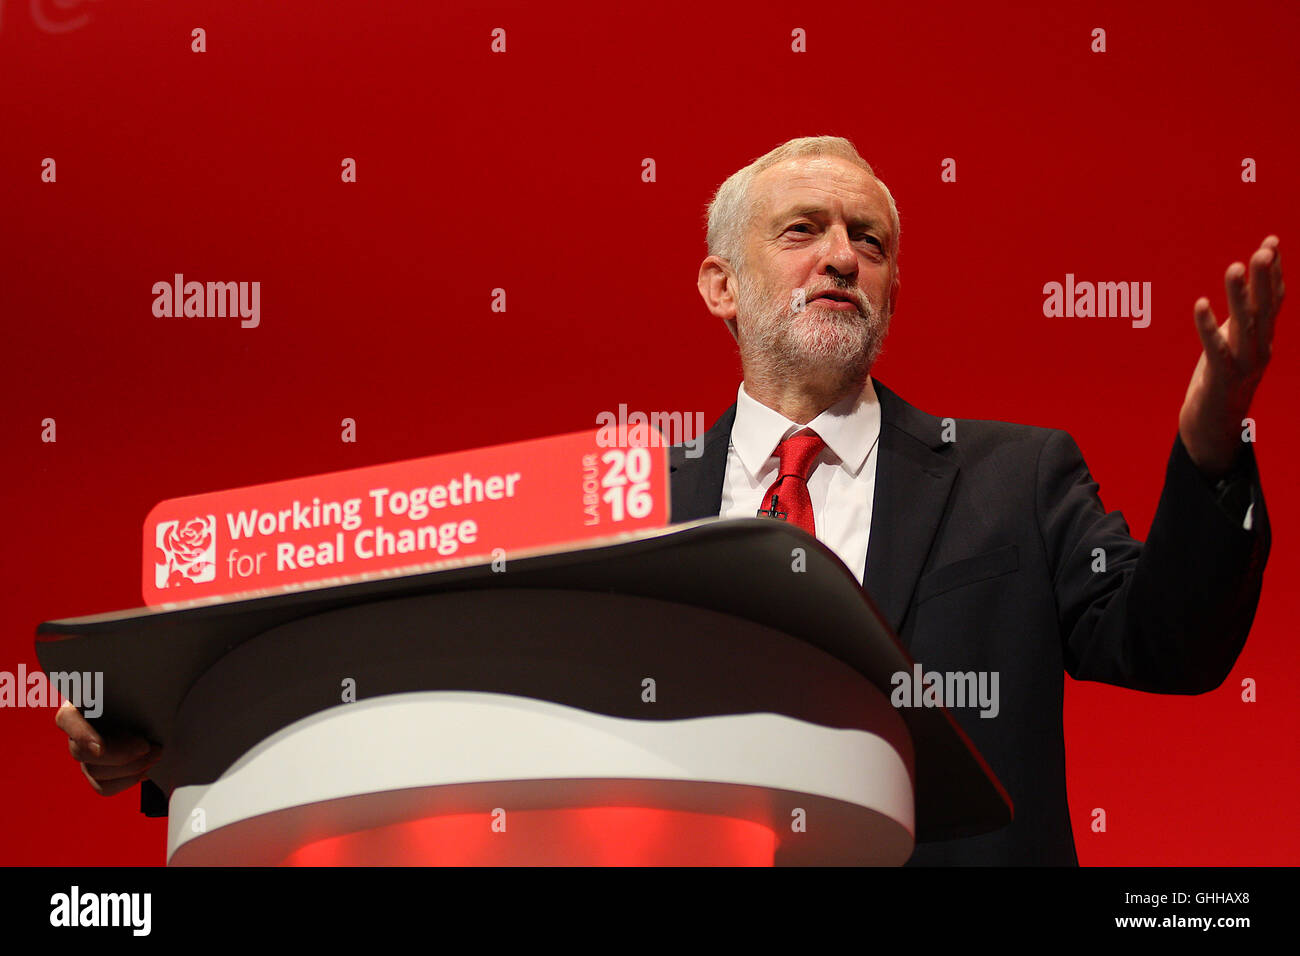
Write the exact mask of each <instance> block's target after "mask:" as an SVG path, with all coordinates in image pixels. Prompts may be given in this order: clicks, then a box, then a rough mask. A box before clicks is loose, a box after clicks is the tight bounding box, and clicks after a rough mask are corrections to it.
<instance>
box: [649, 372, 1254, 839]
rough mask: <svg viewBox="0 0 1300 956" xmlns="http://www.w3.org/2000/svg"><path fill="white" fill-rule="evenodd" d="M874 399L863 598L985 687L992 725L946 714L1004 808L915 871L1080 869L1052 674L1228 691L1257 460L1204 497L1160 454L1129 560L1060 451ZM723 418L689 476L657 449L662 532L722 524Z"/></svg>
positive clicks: (1121, 537) (1244, 608) (1054, 435)
mask: <svg viewBox="0 0 1300 956" xmlns="http://www.w3.org/2000/svg"><path fill="white" fill-rule="evenodd" d="M872 381H873V384H874V386H875V389H876V393H877V395H878V396H879V400H880V412H881V432H880V444H879V445H878V446H877V453H878V455H879V460H878V462H877V470H876V490H875V499H874V505H873V508H872V516H871V537H870V543H869V548H868V552H867V565H866V575H865V578H864V584H863V586H864V587H865V588H866V590H867V593H868V594H870V595H871V597H872V598H873V599H874V601H875V603H876V605H877V606H878V607H879V608H880V611H881V613H882V614H883V615H884V616H885V617H886V618H887V619H888V621H889V624H890V625H891V626H892V627H893V629H894V631H895V633H896V634H897V635H898V636H899V639H900V640H901V642H902V643H903V645H904V646H905V647H906V648H907V649H908V651H909V652H910V653H911V655H912V656H913V657H914V658H915V659H916V660H917V661H918V662H919V663H921V664H922V665H923V667H924V668H925V670H926V671H931V670H935V671H940V672H944V671H971V670H975V671H989V672H993V671H996V672H997V673H998V674H999V703H1000V712H999V714H998V715H997V716H996V717H993V718H982V717H980V715H979V709H978V707H967V708H954V709H953V711H952V713H953V716H954V717H955V718H956V720H957V722H958V723H959V724H960V725H961V726H962V728H963V729H964V730H965V731H966V733H967V734H968V735H969V736H970V739H971V741H972V742H973V743H974V744H975V746H976V747H977V748H978V749H979V750H980V752H981V753H982V754H983V755H984V758H985V759H986V760H987V761H988V763H989V765H990V766H991V767H992V768H993V771H994V772H995V773H996V774H997V776H998V778H999V779H1000V780H1001V781H1002V784H1003V785H1004V786H1005V787H1006V789H1007V791H1008V792H1009V793H1010V795H1011V798H1012V800H1013V802H1014V804H1015V819H1014V821H1013V822H1012V823H1011V824H1009V825H1008V826H1006V827H1003V828H1002V829H1001V830H998V831H996V832H993V833H989V834H985V835H983V836H977V837H969V838H966V839H961V840H951V841H945V842H940V843H927V844H919V845H918V847H917V851H916V853H915V854H914V856H913V857H912V861H911V862H912V863H916V864H984V865H1007V864H1058V865H1059V864H1065V865H1076V864H1077V863H1078V858H1077V856H1076V855H1075V849H1074V839H1073V834H1072V831H1071V827H1070V815H1069V808H1068V806H1067V803H1066V788H1065V741H1064V735H1063V731H1062V717H1061V706H1062V697H1063V694H1064V683H1065V680H1064V674H1066V673H1068V674H1070V676H1072V677H1074V678H1077V679H1080V680H1095V681H1103V682H1105V683H1109V684H1118V685H1121V686H1123V687H1132V688H1136V689H1138V690H1145V691H1154V692H1158V693H1168V694H1200V693H1204V692H1205V691H1209V690H1213V689H1214V688H1216V687H1218V686H1219V685H1220V684H1221V683H1222V682H1223V681H1224V679H1225V678H1226V677H1227V676H1228V673H1229V671H1231V669H1232V666H1233V664H1234V662H1235V661H1236V659H1237V655H1238V654H1239V653H1240V651H1241V648H1242V645H1243V644H1244V643H1245V640H1246V635H1247V633H1248V632H1249V631H1250V625H1251V621H1252V620H1253V619H1254V616H1255V608H1256V605H1257V604H1258V600H1259V594H1260V587H1261V584H1262V580H1263V572H1264V563H1265V561H1266V559H1267V557H1268V551H1269V545H1270V534H1269V524H1268V514H1267V512H1266V511H1265V508H1264V496H1263V491H1262V489H1261V487H1260V484H1259V475H1258V471H1257V469H1256V465H1255V458H1254V453H1253V447H1252V446H1251V445H1250V444H1247V445H1246V446H1245V450H1244V453H1243V455H1242V456H1241V458H1242V461H1241V464H1240V467H1239V468H1238V469H1237V470H1236V471H1235V472H1234V475H1233V476H1230V480H1229V481H1227V482H1225V483H1222V484H1221V485H1218V486H1213V485H1212V484H1211V483H1210V481H1209V480H1208V479H1207V478H1205V477H1204V476H1203V475H1202V474H1201V472H1200V471H1199V470H1198V469H1197V468H1196V466H1195V465H1194V464H1193V463H1192V460H1191V459H1190V458H1189V457H1188V455H1187V451H1186V449H1185V448H1184V447H1183V444H1182V441H1181V440H1180V439H1177V438H1175V441H1174V447H1173V450H1172V452H1171V453H1170V456H1169V463H1168V467H1167V470H1166V473H1165V484H1164V489H1163V491H1162V493H1161V496H1160V503H1159V505H1158V507H1157V510H1156V515H1155V518H1154V520H1153V522H1152V525H1151V531H1150V534H1149V535H1148V536H1147V540H1146V542H1145V544H1144V543H1142V542H1140V541H1136V540H1134V538H1133V537H1132V536H1130V534H1129V530H1128V525H1127V523H1126V522H1125V521H1124V517H1123V515H1122V514H1121V513H1120V512H1112V513H1110V514H1107V513H1106V511H1105V509H1104V508H1103V506H1102V503H1101V499H1100V498H1099V497H1098V495H1097V487H1098V486H1097V483H1096V482H1095V481H1094V480H1093V479H1092V476H1091V475H1090V474H1089V472H1088V467H1087V465H1086V464H1085V463H1084V460H1083V455H1082V454H1081V453H1080V451H1079V447H1078V445H1076V444H1075V442H1074V439H1072V438H1071V437H1070V436H1069V434H1067V433H1066V432H1064V431H1060V430H1057V429H1049V428H1034V427H1031V426H1028V425H1014V424H1009V423H1006V422H988V421H972V420H967V419H957V420H956V436H955V438H956V440H955V441H948V442H945V441H944V440H943V424H942V421H941V420H940V419H939V418H936V417H934V416H932V415H928V414H926V413H925V412H922V411H920V410H919V409H916V408H914V407H913V406H911V405H909V404H908V403H907V402H905V401H903V400H902V399H901V398H899V397H898V396H897V395H895V394H894V393H893V392H892V391H890V390H889V389H888V388H886V387H885V386H884V385H882V384H881V383H880V382H879V381H876V380H875V379H874V378H873V380H872ZM735 417H736V407H735V405H733V406H732V407H731V408H729V409H728V410H727V411H726V413H725V414H723V416H722V417H721V418H720V419H719V420H718V422H717V423H716V424H715V425H714V426H713V427H712V428H711V429H710V430H709V432H708V433H707V435H706V436H705V438H704V443H703V448H702V450H701V452H700V457H698V458H694V459H691V458H687V457H686V456H685V454H684V449H682V448H681V447H676V448H674V449H672V452H671V454H670V462H671V488H672V490H671V498H672V520H673V521H674V522H681V521H690V520H693V519H696V518H704V517H709V516H716V515H717V514H718V512H719V510H720V508H721V501H722V482H723V476H724V474H725V471H726V465H727V449H728V445H729V443H730V437H731V429H732V424H733V423H734V421H735ZM1252 501H1253V503H1254V512H1253V514H1252V529H1251V530H1249V531H1246V530H1243V528H1242V518H1243V517H1244V516H1245V513H1246V507H1247V505H1248V504H1249V503H1250V502H1252ZM1096 549H1102V551H1103V552H1104V555H1105V571H1104V572H1103V571H1100V570H1097V571H1094V570H1093V568H1094V565H1095V564H1096V562H1097V558H1096V557H1095V550H1096Z"/></svg>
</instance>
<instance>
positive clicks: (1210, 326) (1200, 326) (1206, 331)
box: [1192, 296, 1227, 364]
mask: <svg viewBox="0 0 1300 956" xmlns="http://www.w3.org/2000/svg"><path fill="white" fill-rule="evenodd" d="M1192 316H1193V317H1194V318H1195V319H1196V331H1197V333H1198V334H1199V335H1200V336H1201V345H1202V346H1203V347H1204V348H1205V355H1206V357H1207V358H1208V359H1209V360H1210V361H1211V362H1212V363H1216V364H1217V363H1218V362H1220V361H1222V360H1223V357H1224V356H1223V353H1224V349H1226V348H1227V345H1226V343H1224V341H1223V337H1222V336H1220V335H1219V320H1218V319H1216V318H1215V317H1214V310H1213V309H1212V308H1210V300H1209V299H1207V298H1205V297H1204V296H1202V297H1201V298H1199V299H1197V300H1196V304H1195V305H1194V306H1192Z"/></svg>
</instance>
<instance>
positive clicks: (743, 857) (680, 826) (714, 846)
mask: <svg viewBox="0 0 1300 956" xmlns="http://www.w3.org/2000/svg"><path fill="white" fill-rule="evenodd" d="M498 817H500V815H498ZM493 822H494V817H493V815H492V814H489V813H466V814H449V815H446V816H438V817H426V818H424V819H421V820H411V821H408V822H404V823H396V824H392V825H390V826H385V827H376V828H374V829H371V830H363V831H359V832H357V833H347V834H343V835H341V836H335V837H329V838H326V839H323V840H316V841H314V842H312V843H308V844H305V845H304V846H302V847H300V848H299V849H297V850H295V851H294V852H293V853H291V854H289V856H288V857H286V858H285V860H284V862H283V864H282V865H284V866H385V865H387V866H771V865H772V864H773V861H774V859H775V855H776V833H775V832H774V831H773V830H772V828H771V827H768V826H764V825H763V824H761V823H754V822H752V821H749V820H737V819H734V818H732V817H722V816H714V815H712V814H705V813H688V812H684V811H679V810H654V809H648V808H644V807H591V808H583V809H563V810H512V811H509V812H507V813H506V814H505V815H504V823H505V830H504V831H501V829H500V828H501V824H500V823H498V824H497V829H496V830H494V829H493Z"/></svg>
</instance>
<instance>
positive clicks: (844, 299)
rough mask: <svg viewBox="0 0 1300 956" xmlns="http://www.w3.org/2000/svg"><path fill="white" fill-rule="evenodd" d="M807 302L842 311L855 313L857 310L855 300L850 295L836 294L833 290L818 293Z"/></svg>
mask: <svg viewBox="0 0 1300 956" xmlns="http://www.w3.org/2000/svg"><path fill="white" fill-rule="evenodd" d="M809 302H810V303H812V302H818V303H820V304H822V305H823V306H825V307H826V308H829V309H840V310H843V311H849V310H853V311H857V308H858V303H857V300H855V299H854V298H853V297H852V296H851V295H849V294H848V293H847V292H837V291H834V290H831V291H827V292H819V293H817V295H815V296H813V297H812V298H811V299H810V300H809Z"/></svg>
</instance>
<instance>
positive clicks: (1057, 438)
mask: <svg viewBox="0 0 1300 956" xmlns="http://www.w3.org/2000/svg"><path fill="white" fill-rule="evenodd" d="M1097 492H1098V485H1097V482H1096V481H1094V480H1093V477H1092V475H1091V474H1090V473H1089V471H1088V466H1087V464H1086V463H1085V462H1084V460H1083V454H1082V453H1081V452H1080V451H1079V446H1078V445H1077V444H1076V443H1075V441H1074V439H1073V438H1071V437H1070V435H1069V434H1067V433H1066V432H1063V431H1052V432H1051V433H1050V434H1049V436H1048V438H1047V440H1046V441H1045V442H1044V445H1043V447H1042V449H1041V450H1040V453H1039V458H1038V467H1037V498H1038V500H1037V503H1036V509H1037V513H1038V522H1039V530H1040V532H1041V534H1042V538H1043V545H1044V547H1045V549H1046V552H1047V559H1048V563H1049V567H1050V571H1051V574H1052V585H1053V589H1054V591H1055V594H1056V602H1057V614H1058V622H1059V625H1060V634H1061V641H1062V644H1063V648H1062V649H1063V651H1064V658H1065V667H1066V671H1067V672H1068V673H1069V674H1070V676H1072V677H1074V678H1076V679H1078V680H1094V681H1101V682H1104V683H1107V684H1117V685H1120V686H1122V687H1131V688H1134V689H1136V690H1144V691H1152V692H1157V693H1167V694H1200V693H1204V692H1206V691H1209V690H1213V689H1214V688H1216V687H1218V686H1219V685H1220V684H1222V683H1223V681H1224V680H1225V679H1226V678H1227V676H1228V674H1229V672H1231V670H1232V666H1233V664H1234V663H1235V662H1236V660H1237V656H1238V655H1239V654H1240V653H1241V649H1242V646H1243V645H1244V644H1245V642H1246V635H1247V634H1248V633H1249V632H1250V626H1251V622H1252V621H1253V620H1254V617H1255V609H1256V607H1257V606H1258V604H1259V595H1260V589H1261V587H1262V585H1263V575H1264V564H1265V562H1266V561H1267V559H1268V552H1269V547H1270V544H1271V533H1270V528H1269V522H1268V512H1267V510H1266V509H1265V507H1264V492H1263V489H1262V487H1261V486H1260V481H1259V471H1258V468H1257V465H1256V461H1255V455H1254V446H1253V444H1251V443H1246V444H1245V447H1244V450H1243V452H1242V456H1241V460H1240V462H1239V465H1238V467H1237V469H1235V470H1234V473H1233V475H1232V476H1230V477H1229V479H1227V480H1225V481H1224V482H1220V483H1219V484H1218V485H1217V486H1216V485H1214V484H1212V483H1211V482H1210V481H1209V480H1208V479H1207V478H1206V477H1205V476H1204V475H1202V474H1201V472H1200V470H1199V469H1198V468H1197V467H1196V465H1195V463H1193V462H1192V460H1191V458H1190V457H1189V456H1188V454H1187V450H1186V449H1185V448H1184V447H1183V443H1182V439H1181V438H1178V437H1175V439H1174V447H1173V450H1172V451H1171V452H1170V455H1169V462H1168V465H1167V467H1166V471H1165V484H1164V488H1163V490H1162V491H1161V495H1160V502H1159V504H1158V505H1157V507H1156V515H1155V518H1154V519H1153V521H1152V523H1151V531H1150V533H1149V534H1148V536H1147V540H1146V542H1145V543H1143V542H1140V541H1137V540H1135V539H1134V538H1133V537H1132V536H1131V535H1130V534H1129V529H1128V525H1127V523H1126V522H1125V521H1124V517H1123V515H1122V514H1120V513H1119V512H1111V513H1109V514H1108V513H1107V512H1106V511H1105V509H1104V507H1103V506H1102V503H1101V498H1100V497H1099V496H1098V493H1097ZM1103 559H1104V564H1103ZM1103 568H1104V570H1103Z"/></svg>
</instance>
